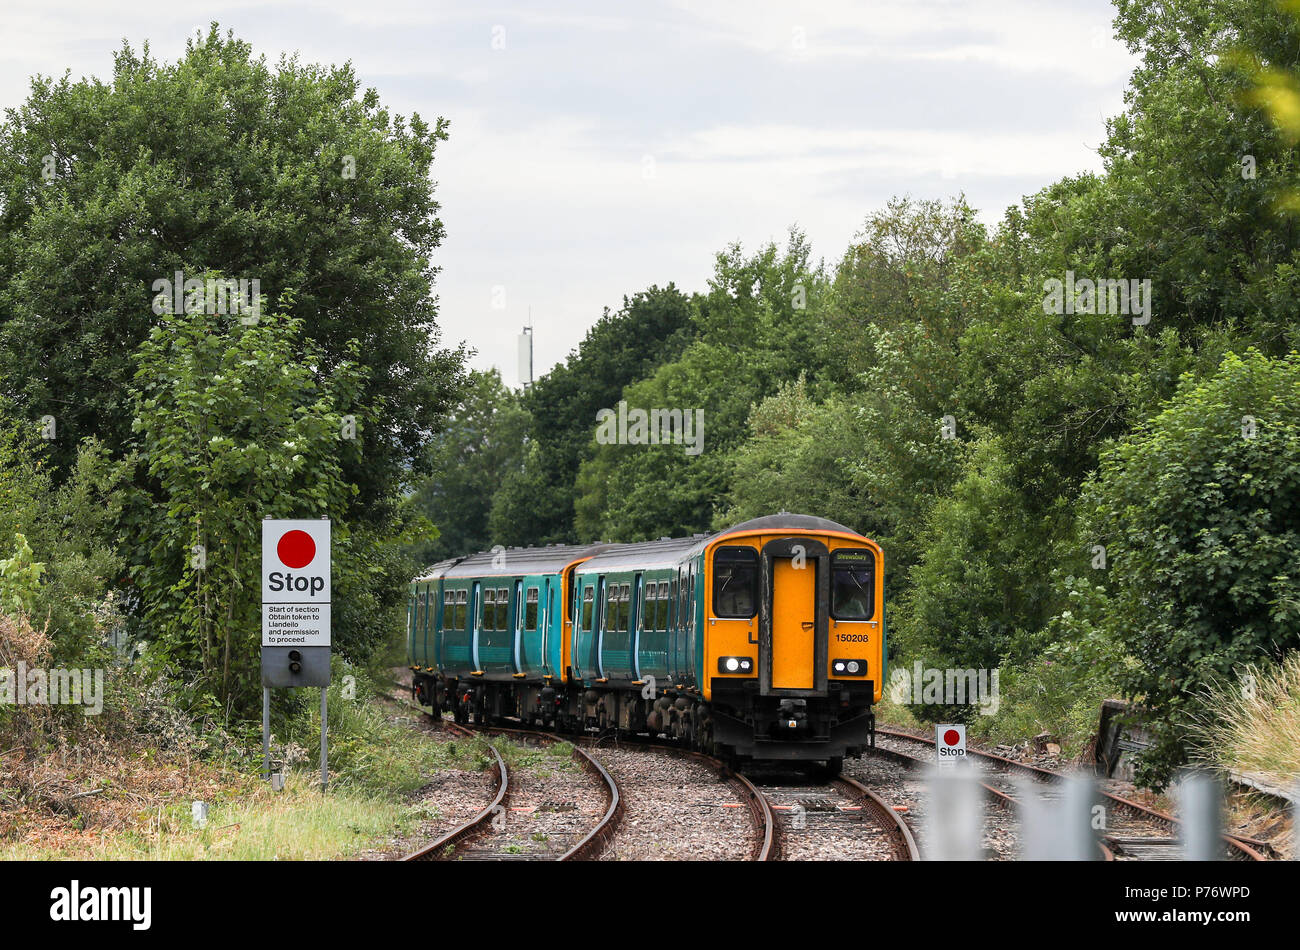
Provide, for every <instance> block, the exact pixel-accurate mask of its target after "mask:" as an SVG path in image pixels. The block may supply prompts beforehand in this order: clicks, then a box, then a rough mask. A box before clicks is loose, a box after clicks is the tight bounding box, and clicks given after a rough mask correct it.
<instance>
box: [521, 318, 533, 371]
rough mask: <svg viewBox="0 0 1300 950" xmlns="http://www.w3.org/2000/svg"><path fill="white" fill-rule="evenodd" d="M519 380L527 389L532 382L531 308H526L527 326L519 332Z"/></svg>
mask: <svg viewBox="0 0 1300 950" xmlns="http://www.w3.org/2000/svg"><path fill="white" fill-rule="evenodd" d="M519 381H520V382H521V383H522V384H523V386H524V388H525V389H527V388H528V387H529V386H531V385H532V384H533V308H532V307H529V308H528V326H526V327H524V330H523V332H522V333H520V334H519Z"/></svg>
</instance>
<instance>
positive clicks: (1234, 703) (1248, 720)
mask: <svg viewBox="0 0 1300 950" xmlns="http://www.w3.org/2000/svg"><path fill="white" fill-rule="evenodd" d="M1206 698H1207V700H1208V702H1207V704H1206V708H1207V709H1209V710H1212V711H1213V712H1212V713H1207V714H1205V715H1203V716H1202V717H1200V719H1199V720H1198V722H1197V734H1196V736H1195V738H1194V744H1195V747H1196V751H1197V754H1198V757H1199V758H1201V759H1202V760H1203V761H1207V762H1210V763H1212V764H1214V765H1217V766H1219V767H1221V768H1226V769H1236V770H1237V771H1241V772H1261V773H1264V774H1266V775H1271V776H1273V777H1275V778H1276V780H1277V781H1278V783H1279V784H1283V785H1285V784H1289V783H1291V782H1293V781H1295V776H1297V775H1300V651H1292V652H1291V653H1289V654H1287V655H1286V656H1285V657H1284V658H1283V660H1282V662H1281V663H1278V664H1276V665H1270V666H1254V665H1252V666H1248V667H1246V669H1245V670H1244V671H1243V672H1242V675H1241V677H1240V678H1238V679H1235V680H1229V679H1220V680H1217V681H1215V682H1214V683H1213V684H1212V685H1211V686H1210V688H1209V690H1208V694H1207V697H1206Z"/></svg>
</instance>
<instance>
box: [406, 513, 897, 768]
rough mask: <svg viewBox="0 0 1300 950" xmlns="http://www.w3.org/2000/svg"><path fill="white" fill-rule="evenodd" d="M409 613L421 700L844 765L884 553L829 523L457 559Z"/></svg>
mask: <svg viewBox="0 0 1300 950" xmlns="http://www.w3.org/2000/svg"><path fill="white" fill-rule="evenodd" d="M410 617H411V623H410V631H409V632H410V653H411V662H412V664H413V665H412V670H413V672H414V677H415V679H414V689H415V692H416V695H417V697H418V698H419V699H420V701H421V702H422V703H426V704H429V705H433V706H435V707H440V708H442V709H444V710H447V711H451V712H453V713H455V714H456V716H457V718H459V719H469V718H473V719H474V720H475V721H476V722H492V721H494V720H497V719H515V720H522V721H524V722H530V723H537V724H541V725H545V726H553V727H555V728H557V729H560V730H561V731H572V732H589V731H593V730H594V731H597V732H604V731H610V730H616V731H622V732H628V733H648V734H650V735H656V736H657V735H667V736H670V737H674V738H677V739H679V740H681V741H683V742H685V743H688V744H689V745H691V746H693V747H695V748H698V749H701V750H703V751H706V752H709V753H712V754H717V755H721V756H725V757H728V758H733V759H739V760H785V761H795V762H824V763H826V764H827V765H828V766H829V767H830V768H831V770H833V771H835V770H838V768H839V767H840V766H841V765H842V764H843V759H844V757H845V756H846V755H848V756H856V755H858V754H860V753H861V751H862V749H863V748H864V747H865V746H867V745H869V744H871V742H872V741H873V736H874V726H875V718H874V715H873V713H872V707H873V704H874V703H876V702H878V701H879V700H880V697H881V690H882V687H883V684H884V681H885V655H886V649H885V647H886V643H885V641H886V631H885V613H884V562H883V559H882V554H881V550H880V547H879V545H877V544H876V543H875V542H874V541H871V540H869V539H867V538H865V537H863V536H862V535H860V534H858V533H857V532H855V531H853V530H851V529H849V528H846V527H844V526H843V525H841V524H836V523H835V522H833V521H827V520H825V519H822V518H814V517H810V516H807V515H791V514H777V515H769V516H766V517H762V518H756V519H754V520H752V521H747V522H745V523H743V524H739V525H737V526H735V527H734V528H730V529H728V530H726V531H721V532H718V533H716V534H711V535H696V536H695V537H691V538H679V539H669V538H662V539H660V540H658V541H647V542H640V543H633V544H612V545H599V546H587V547H583V548H567V549H562V550H561V549H557V548H533V549H510V550H508V551H505V552H504V556H503V557H500V558H498V557H496V556H494V555H493V554H491V553H490V552H484V553H483V554H479V555H473V556H470V557H466V558H459V559H456V560H453V561H447V562H443V563H441V564H438V565H435V566H434V568H432V569H430V571H429V572H428V574H427V575H425V576H423V577H421V578H420V579H418V580H417V581H416V582H415V583H414V584H413V585H412V599H411V612H410Z"/></svg>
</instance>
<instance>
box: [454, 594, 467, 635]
mask: <svg viewBox="0 0 1300 950" xmlns="http://www.w3.org/2000/svg"><path fill="white" fill-rule="evenodd" d="M468 600H469V591H464V590H458V591H456V611H455V613H454V614H453V616H452V618H451V619H452V627H453V628H455V629H456V630H464V629H465V621H466V619H467V617H466V609H465V607H466V603H467V602H468Z"/></svg>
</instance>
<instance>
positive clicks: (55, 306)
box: [0, 24, 461, 517]
mask: <svg viewBox="0 0 1300 950" xmlns="http://www.w3.org/2000/svg"><path fill="white" fill-rule="evenodd" d="M446 135H447V123H446V122H445V121H444V120H442V119H438V120H436V121H435V122H434V123H433V124H432V125H430V124H429V123H426V122H425V121H424V120H423V119H421V118H420V117H419V116H418V115H414V116H412V117H411V118H410V119H409V121H408V120H406V119H403V118H402V117H400V116H393V115H391V114H390V113H389V111H388V110H387V109H385V108H384V107H383V106H382V105H381V103H380V100H379V96H378V94H377V93H376V92H375V91H374V90H364V91H362V90H361V89H360V87H359V85H358V82H357V79H356V76H355V74H354V72H353V70H352V67H351V66H350V65H344V66H339V67H329V68H327V67H321V66H315V65H304V64H301V63H300V62H299V61H298V59H297V58H296V57H289V58H284V59H282V60H281V61H280V62H279V63H278V64H275V65H274V66H271V65H268V64H267V62H266V61H265V58H264V57H257V56H255V55H254V54H253V50H252V48H251V46H250V45H249V44H248V43H246V42H244V41H242V40H239V39H237V38H235V37H234V36H233V35H232V34H229V33H228V34H226V35H225V36H224V37H223V36H222V35H221V34H220V33H219V31H218V28H217V26H216V25H215V24H213V26H212V27H211V29H210V30H209V31H208V32H207V34H206V35H200V36H197V37H194V38H191V39H190V40H189V41H188V42H187V44H186V50H185V54H184V55H183V56H182V57H181V59H180V60H179V61H177V62H174V63H162V62H159V61H158V60H156V59H155V58H154V57H153V56H152V55H151V54H150V52H149V49H148V47H147V46H145V48H144V49H143V50H141V51H140V52H138V53H137V52H135V51H133V50H132V49H131V48H130V47H128V46H127V45H125V44H124V45H123V47H122V48H121V49H120V50H119V51H118V52H117V54H116V55H115V57H114V65H113V76H112V78H111V80H109V81H101V80H98V79H93V78H92V79H83V80H80V81H75V82H74V81H73V80H72V79H71V78H70V77H69V76H67V75H65V76H64V77H63V78H61V79H58V80H55V79H51V78H47V77H42V76H38V77H36V78H35V79H34V80H33V81H32V85H31V93H30V95H29V96H28V98H27V100H26V102H24V103H23V104H22V105H21V106H19V107H18V108H16V109H10V110H8V111H7V112H6V117H5V120H4V122H3V124H2V125H0V179H3V181H4V182H5V183H6V184H5V187H4V191H3V195H2V196H0V379H2V380H3V384H4V385H5V389H6V393H7V394H8V395H9V396H11V397H12V399H13V400H14V403H15V411H16V412H17V413H19V414H20V415H23V416H25V417H29V418H36V417H39V416H41V415H45V414H49V415H53V416H55V417H56V419H57V421H58V424H59V432H60V437H59V440H58V442H57V443H56V445H55V446H54V456H53V458H54V461H55V462H56V464H57V465H58V466H59V468H60V469H61V470H66V469H67V468H68V467H69V466H70V465H71V464H72V460H73V458H74V456H75V451H76V446H77V444H78V443H79V442H80V440H81V439H82V438H83V437H85V436H88V435H94V436H96V437H97V438H99V439H100V440H101V441H102V442H103V443H104V444H105V445H106V446H108V447H109V449H110V451H112V452H114V453H119V452H121V450H122V448H123V446H124V445H125V444H126V443H127V441H128V440H129V433H130V427H131V412H130V408H129V406H130V400H129V399H128V398H127V390H128V388H129V385H130V382H131V379H132V375H133V373H134V370H135V367H134V365H133V363H132V354H133V353H134V351H135V349H136V347H137V346H138V345H139V344H140V343H141V342H142V341H143V340H144V339H145V338H146V337H147V336H148V335H149V333H150V331H151V329H152V328H154V327H155V326H157V325H158V324H159V323H160V319H159V318H157V317H155V316H154V315H153V314H151V312H150V309H151V304H152V302H153V300H154V297H155V295H156V294H157V293H158V292H159V291H157V290H156V289H155V282H156V281H159V280H172V279H173V277H174V274H175V272H177V271H182V272H183V273H184V274H185V276H186V277H187V278H194V277H198V276H199V275H200V274H201V272H203V271H205V270H209V269H210V270H214V271H219V272H221V273H224V274H226V275H230V276H232V277H235V278H246V279H250V280H251V279H257V280H259V281H260V288H261V291H262V293H263V294H265V295H266V297H267V301H268V306H269V309H271V310H284V309H285V307H286V305H287V304H288V303H289V302H290V301H289V300H288V299H284V295H285V293H286V292H287V291H288V290H289V289H290V288H293V289H294V291H295V294H294V296H293V298H292V307H293V311H292V315H293V316H295V317H297V318H298V319H300V320H301V321H302V326H303V334H302V342H303V345H304V346H305V345H306V344H307V343H308V342H309V341H310V342H313V343H315V344H316V346H317V348H318V352H319V360H320V363H321V368H322V370H323V371H324V372H329V371H331V370H332V368H333V367H335V366H337V365H339V364H341V363H343V362H346V361H349V360H353V359H355V360H357V361H359V362H361V363H362V364H364V365H365V367H366V369H367V373H366V379H365V385H364V388H363V390H362V391H361V392H360V393H359V394H358V401H357V405H356V409H357V411H358V412H359V413H361V414H364V415H366V416H368V417H369V418H372V419H376V420H379V419H382V424H381V425H374V426H371V427H370V430H369V442H368V444H367V446H366V452H365V454H364V456H360V455H358V456H356V457H354V458H351V459H348V460H347V463H346V464H347V472H346V477H347V479H348V481H350V482H352V483H354V484H356V485H357V486H358V488H359V489H360V491H359V493H358V495H357V496H356V498H355V499H354V500H353V502H352V505H353V507H357V506H361V507H368V508H370V509H371V514H372V516H374V517H379V516H380V515H381V513H382V512H381V511H379V510H378V509H384V508H385V506H387V505H388V504H389V501H390V497H391V494H392V487H393V486H394V485H395V484H397V483H399V482H401V481H402V479H403V478H404V477H405V473H406V471H407V470H408V468H412V467H414V468H415V469H419V468H420V467H421V466H423V465H424V464H425V463H426V458H425V455H424V453H423V451H422V448H423V445H424V442H425V441H426V438H427V436H428V434H429V432H430V431H431V430H434V429H436V428H437V427H438V425H439V424H440V420H441V417H442V415H443V413H444V412H445V410H446V409H447V408H448V407H449V406H450V405H451V404H452V402H453V400H454V396H455V389H456V387H457V385H458V382H457V381H458V375H459V367H460V364H461V354H460V353H459V352H447V351H444V350H439V349H437V348H436V341H437V337H438V331H437V327H436V324H435V306H436V298H435V297H434V295H433V293H432V291H431V287H432V281H433V278H434V274H435V268H434V266H433V265H432V264H431V263H430V256H431V255H432V254H433V252H434V251H435V250H436V249H437V247H438V244H439V243H440V241H441V239H442V235H443V228H442V224H441V222H440V220H439V219H438V216H437V215H438V204H437V202H436V201H435V200H434V197H433V189H434V185H433V181H432V179H431V177H430V171H431V167H432V162H433V157H434V152H435V148H436V146H437V145H438V143H439V142H440V141H441V140H443V139H445V138H446ZM354 339H355V340H358V341H360V343H361V348H360V351H359V353H354V352H352V351H351V350H350V349H349V346H350V341H352V340H354ZM304 352H305V351H304ZM300 356H301V354H300Z"/></svg>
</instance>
